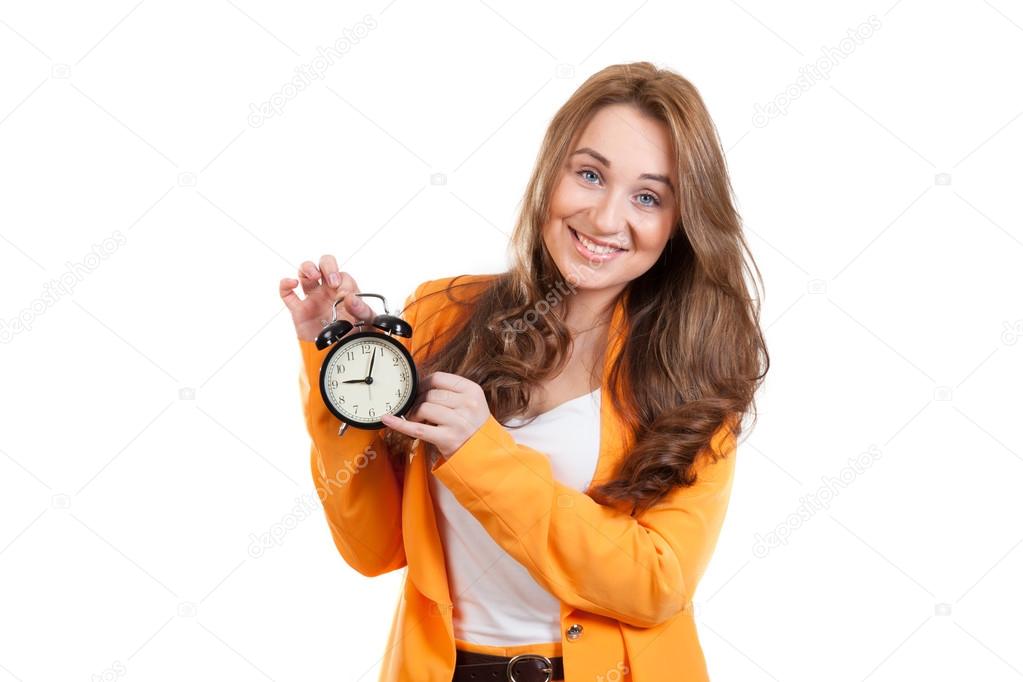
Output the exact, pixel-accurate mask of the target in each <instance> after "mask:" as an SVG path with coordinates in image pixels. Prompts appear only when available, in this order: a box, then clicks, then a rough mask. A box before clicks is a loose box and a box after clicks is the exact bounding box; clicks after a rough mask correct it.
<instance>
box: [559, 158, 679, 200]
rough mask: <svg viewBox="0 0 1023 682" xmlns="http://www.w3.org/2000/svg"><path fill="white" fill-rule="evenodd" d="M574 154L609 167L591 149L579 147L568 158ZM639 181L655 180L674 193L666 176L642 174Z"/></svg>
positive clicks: (605, 159)
mask: <svg viewBox="0 0 1023 682" xmlns="http://www.w3.org/2000/svg"><path fill="white" fill-rule="evenodd" d="M576 154H589V155H590V156H592V157H593V158H594V159H596V160H597V161H599V162H600V163H602V164H604V165H605V166H606V167H608V168H610V167H611V162H610V161H608V160H607V157H606V156H604V155H603V154H601V153H600V152H598V151H597V150H595V149H591V148H590V147H580V148H579V149H576V150H575V151H574V152H572V153H571V154H569V156H570V157H571V156H575V155H576ZM639 179H640V180H656V181H657V182H663V183H664V184H665V185H667V186H668V189H670V190H671V193H672V194H674V193H675V185H673V184H671V180H670V179H669V178H668V176H666V175H661V174H660V173H643V174H642V175H640V176H639Z"/></svg>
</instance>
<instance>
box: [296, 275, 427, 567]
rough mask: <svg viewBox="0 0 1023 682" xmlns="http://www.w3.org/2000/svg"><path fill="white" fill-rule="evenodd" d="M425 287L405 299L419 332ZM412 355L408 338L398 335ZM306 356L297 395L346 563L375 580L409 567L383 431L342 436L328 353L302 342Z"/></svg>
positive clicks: (320, 490) (316, 477) (320, 491)
mask: <svg viewBox="0 0 1023 682" xmlns="http://www.w3.org/2000/svg"><path fill="white" fill-rule="evenodd" d="M425 284H426V283H424V284H421V285H420V286H419V287H418V288H417V289H416V292H415V293H414V294H412V295H411V296H410V297H408V298H407V299H406V301H405V308H404V310H403V312H404V313H405V319H406V320H408V322H409V323H410V324H411V325H412V329H413V334H414V333H415V327H416V320H415V307H416V306H414V305H413V306H412V310H411V312H409V305H410V304H411V303H412V301H414V300H416V299H418V298H419V294H420V293H421V292H422V289H423V287H424V286H425ZM395 338H396V339H397V340H398V341H399V342H401V343H402V344H403V345H404V346H405V347H406V348H407V349H408V350H409V352H410V353H411V352H412V344H411V340H410V339H406V338H404V337H395ZM298 344H299V348H300V350H301V354H302V368H301V371H300V373H299V392H300V396H301V402H302V411H303V413H304V415H305V422H306V430H307V431H308V433H309V436H310V437H311V439H312V444H311V448H310V468H311V471H312V477H313V483H314V484H315V487H316V495H317V497H319V499H320V503H321V505H322V506H323V511H324V513H325V515H326V518H327V525H328V526H329V527H330V534H331V536H332V537H333V539H334V544H335V545H336V546H337V549H338V551H339V552H340V553H341V556H342V557H343V558H344V560H345V561H346V562H347V563H348V565H350V566H351V567H352V568H354V569H355V570H356V571H358V572H359V573H361V574H363V575H366V576H376V575H381V574H383V573H387V572H389V571H393V570H396V569H399V568H401V567H403V566H405V565H406V563H407V561H406V558H405V547H404V543H403V540H402V532H401V498H402V487H401V486H402V484H401V481H400V480H398V476H397V475H396V474H395V471H394V468H393V467H392V466H391V463H390V455H389V452H388V449H387V446H386V445H385V444H384V441H383V438H382V436H383V433H384V429H380V430H379V431H373V430H366V429H357V428H355V427H349V428H348V430H347V431H346V432H345V434H344V435H343V436H341V437H338V435H337V432H338V429H339V428H340V427H341V420H340V419H338V418H337V417H335V416H334V415H333V414H332V413H331V412H330V410H328V409H327V406H326V405H325V404H324V403H323V398H322V396H321V395H320V388H319V381H320V367H321V366H322V365H323V359H324V358H325V357H326V354H327V351H326V350H323V351H321V350H318V349H317V348H316V343H315V342H314V341H305V340H303V339H298Z"/></svg>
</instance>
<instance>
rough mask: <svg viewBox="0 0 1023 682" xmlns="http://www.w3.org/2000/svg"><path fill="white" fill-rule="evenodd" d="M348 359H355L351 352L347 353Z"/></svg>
mask: <svg viewBox="0 0 1023 682" xmlns="http://www.w3.org/2000/svg"><path fill="white" fill-rule="evenodd" d="M348 359H349V360H354V359H355V353H354V352H352V351H348Z"/></svg>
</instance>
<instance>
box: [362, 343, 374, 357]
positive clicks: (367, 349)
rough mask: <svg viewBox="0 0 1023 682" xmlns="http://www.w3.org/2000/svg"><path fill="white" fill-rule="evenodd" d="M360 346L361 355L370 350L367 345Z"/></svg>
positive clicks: (366, 353) (367, 353) (368, 352)
mask: <svg viewBox="0 0 1023 682" xmlns="http://www.w3.org/2000/svg"><path fill="white" fill-rule="evenodd" d="M360 348H362V354H363V355H369V354H370V353H371V352H372V351H371V349H370V347H369V345H365V346H360Z"/></svg>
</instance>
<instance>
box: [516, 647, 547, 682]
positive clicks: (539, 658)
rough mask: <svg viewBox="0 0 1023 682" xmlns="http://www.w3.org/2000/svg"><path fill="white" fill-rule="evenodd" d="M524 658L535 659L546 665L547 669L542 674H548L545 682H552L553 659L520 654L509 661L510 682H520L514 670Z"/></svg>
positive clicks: (537, 655) (538, 655)
mask: <svg viewBox="0 0 1023 682" xmlns="http://www.w3.org/2000/svg"><path fill="white" fill-rule="evenodd" d="M524 658H535V659H538V660H541V661H543V662H544V663H546V664H547V667H545V668H543V669H542V672H545V673H547V679H546V680H544V681H543V682H551V680H552V679H553V678H554V666H553V665H552V664H551V659H549V658H547V657H546V656H541V655H540V654H519V655H517V656H512V657H511V660H510V661H508V682H520V681H519V680H518V679H517V678H516V677H515V671H514V670H513V666H514V665H515V663H516V662H517V661H520V660H522V659H524Z"/></svg>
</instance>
